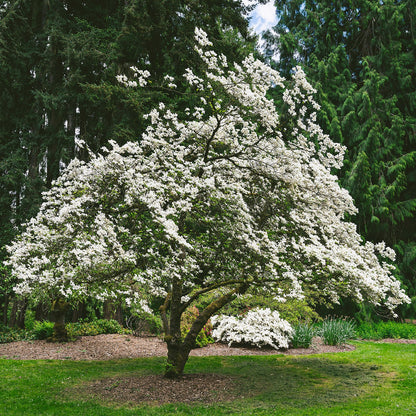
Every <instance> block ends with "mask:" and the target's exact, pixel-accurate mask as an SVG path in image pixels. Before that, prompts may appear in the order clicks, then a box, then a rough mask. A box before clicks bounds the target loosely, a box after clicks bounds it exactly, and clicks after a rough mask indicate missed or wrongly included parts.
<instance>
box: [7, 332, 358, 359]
mask: <svg viewBox="0 0 416 416" xmlns="http://www.w3.org/2000/svg"><path fill="white" fill-rule="evenodd" d="M354 349H355V347H353V346H351V345H344V346H334V347H333V346H328V345H324V344H323V343H322V341H321V340H320V339H319V338H315V339H314V342H313V344H312V347H311V348H296V349H289V350H286V351H276V350H274V349H272V348H261V349H260V348H238V347H228V345H224V344H218V343H215V344H210V345H208V346H206V347H204V348H198V349H195V350H193V351H192V352H191V356H209V355H272V354H287V355H302V354H320V353H326V352H342V351H351V350H354ZM166 355H167V349H166V344H165V343H164V342H163V341H162V340H160V339H159V338H156V337H134V336H130V335H118V334H108V335H96V336H89V337H87V336H84V337H80V338H79V339H78V340H76V341H74V342H68V343H50V342H47V341H18V342H11V343H8V344H0V358H8V359H16V360H50V359H53V360H114V359H119V358H139V357H166Z"/></svg>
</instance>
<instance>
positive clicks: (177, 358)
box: [160, 283, 249, 379]
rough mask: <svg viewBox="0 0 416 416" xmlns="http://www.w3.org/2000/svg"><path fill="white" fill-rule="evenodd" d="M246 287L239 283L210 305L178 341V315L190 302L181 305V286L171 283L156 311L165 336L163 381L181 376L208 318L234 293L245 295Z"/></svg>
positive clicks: (179, 326)
mask: <svg viewBox="0 0 416 416" xmlns="http://www.w3.org/2000/svg"><path fill="white" fill-rule="evenodd" d="M248 288H249V285H248V284H247V283H241V284H240V285H239V286H238V287H237V288H235V289H233V290H231V291H230V292H229V293H227V294H225V295H223V296H221V297H220V298H219V299H216V300H214V301H213V302H211V303H210V304H209V305H208V306H207V307H206V308H205V309H204V310H203V311H202V312H201V313H200V314H199V315H198V317H197V318H196V319H195V321H194V323H193V324H192V326H191V329H190V330H189V332H188V333H187V335H186V336H185V338H184V339H182V336H181V316H182V313H183V312H184V311H185V310H186V308H187V307H188V306H190V303H186V304H183V303H182V302H181V286H180V285H177V287H175V283H174V284H173V287H172V293H171V294H169V295H168V297H167V298H166V301H165V304H164V305H163V306H162V307H161V308H160V311H161V315H162V320H163V323H164V329H165V334H166V336H165V341H166V344H167V347H168V357H167V365H166V369H165V377H166V378H171V379H177V378H180V377H181V376H182V375H183V370H184V368H185V365H186V362H187V361H188V358H189V353H190V352H191V350H192V349H194V348H195V345H196V338H197V336H198V334H199V333H200V332H201V330H202V329H203V327H204V325H205V324H206V323H207V322H208V319H209V318H210V317H211V316H212V315H214V314H215V313H216V312H217V311H218V310H220V309H221V308H222V307H223V306H224V305H226V304H227V303H229V302H231V300H232V299H234V297H235V296H236V295H237V294H243V293H245V292H246V291H247V289H248ZM202 292H204V291H202ZM169 306H170V308H169V311H170V319H169V322H168V320H167V317H166V312H167V309H168V307H169Z"/></svg>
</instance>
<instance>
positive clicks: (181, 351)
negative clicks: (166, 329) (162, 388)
mask: <svg viewBox="0 0 416 416" xmlns="http://www.w3.org/2000/svg"><path fill="white" fill-rule="evenodd" d="M165 340H166V343H167V346H168V360H167V364H166V369H165V377H166V378H171V379H177V378H180V377H181V376H182V375H183V370H184V368H185V364H186V362H187V361H188V358H189V353H190V352H191V349H192V348H190V346H189V345H187V344H185V343H184V342H182V341H181V340H180V339H179V340H178V339H174V338H173V337H171V338H169V337H166V338H165Z"/></svg>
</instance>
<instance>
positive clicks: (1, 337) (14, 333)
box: [0, 325, 32, 344]
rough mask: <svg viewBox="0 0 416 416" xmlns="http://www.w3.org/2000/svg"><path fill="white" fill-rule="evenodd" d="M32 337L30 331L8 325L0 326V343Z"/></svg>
mask: <svg viewBox="0 0 416 416" xmlns="http://www.w3.org/2000/svg"><path fill="white" fill-rule="evenodd" d="M26 339H32V334H31V332H28V331H25V330H24V329H20V328H10V327H8V326H3V325H1V326H0V344H5V343H8V342H14V341H23V340H26Z"/></svg>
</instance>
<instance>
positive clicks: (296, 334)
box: [291, 322, 316, 348]
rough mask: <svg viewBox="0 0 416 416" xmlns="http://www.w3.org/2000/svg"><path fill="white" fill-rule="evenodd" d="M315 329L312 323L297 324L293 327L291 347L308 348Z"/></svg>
mask: <svg viewBox="0 0 416 416" xmlns="http://www.w3.org/2000/svg"><path fill="white" fill-rule="evenodd" d="M315 333H316V330H315V328H314V326H313V325H310V324H308V323H307V322H304V323H300V324H297V325H295V326H294V327H293V335H292V338H291V344H292V346H293V348H309V347H310V346H311V344H312V339H313V337H314V336H315Z"/></svg>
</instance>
